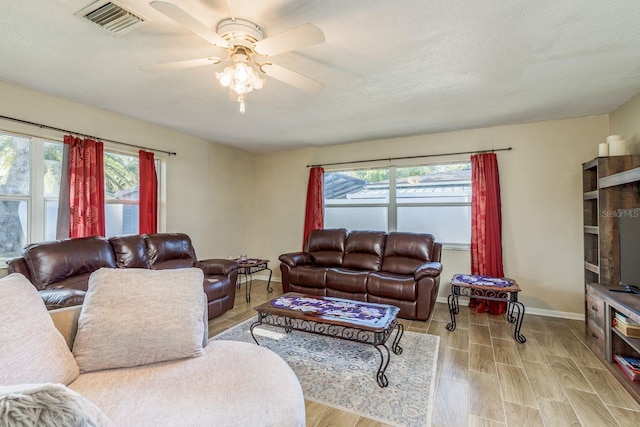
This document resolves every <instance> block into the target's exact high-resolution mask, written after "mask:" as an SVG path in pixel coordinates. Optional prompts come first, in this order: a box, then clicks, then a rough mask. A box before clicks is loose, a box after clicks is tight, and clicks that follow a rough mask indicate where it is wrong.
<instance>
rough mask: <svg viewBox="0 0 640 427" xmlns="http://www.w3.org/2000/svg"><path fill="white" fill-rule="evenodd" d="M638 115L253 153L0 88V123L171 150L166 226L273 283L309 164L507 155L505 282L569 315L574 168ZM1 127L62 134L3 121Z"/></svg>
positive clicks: (454, 268)
mask: <svg viewBox="0 0 640 427" xmlns="http://www.w3.org/2000/svg"><path fill="white" fill-rule="evenodd" d="M639 111H640V100H639V99H638V98H636V99H634V100H632V101H631V102H630V103H629V104H627V105H626V106H624V107H622V108H621V109H619V110H618V111H616V112H615V113H613V115H612V127H611V130H610V128H609V120H608V117H607V116H595V117H583V118H577V119H569V120H559V121H551V122H541V123H531V124H522V125H513V126H501V127H494V128H486V129H473V130H466V131H458V132H449V133H442V134H434V135H421V136H415V137H409V138H398V139H389V140H381V141H368V142H362V143H353V144H345V145H334V146H327V147H320V148H309V149H302V150H291V151H283V152H278V153H271V154H264V155H253V154H250V153H246V152H243V151H240V150H235V149H232V148H229V147H226V146H223V145H219V144H215V143H211V142H208V141H205V140H203V139H200V138H195V137H191V136H188V135H185V134H181V133H178V132H175V131H171V130H169V129H166V128H163V127H161V126H156V125H152V124H149V123H145V122H142V121H139V120H135V119H130V118H127V117H123V116H120V115H117V114H114V113H110V112H108V111H104V110H100V109H97V108H93V107H89V106H86V105H81V104H77V103H74V102H70V101H65V100H62V99H59V98H56V97H52V96H49V95H45V94H42V93H38V92H35V91H31V90H27V89H24V88H20V87H17V86H13V85H9V84H6V83H2V82H0V115H6V116H11V117H17V118H21V119H24V120H29V121H34V122H40V123H45V124H49V125H51V126H56V127H60V128H66V129H71V130H74V131H77V132H82V133H86V134H91V135H97V136H101V137H104V138H107V139H113V140H118V141H123V142H130V143H133V144H138V145H142V146H147V147H151V148H157V149H164V150H168V151H176V152H177V153H178V155H177V156H171V157H166V156H164V157H162V158H163V159H164V160H165V161H166V162H167V165H168V167H167V176H166V182H167V189H166V202H167V206H166V230H167V231H182V232H186V233H188V234H189V235H190V236H191V237H192V239H193V241H194V244H195V246H196V250H197V251H198V255H199V256H200V257H201V258H204V257H228V256H235V255H238V254H240V253H247V254H250V255H252V256H260V257H267V258H269V259H271V260H272V263H271V267H273V269H274V274H275V275H276V276H279V274H280V272H279V270H278V265H279V264H278V261H277V258H278V255H280V254H281V253H285V252H290V251H296V250H299V249H300V248H301V246H302V227H303V218H304V203H305V197H306V186H307V179H308V169H307V167H306V165H308V164H317V163H328V162H339V161H346V160H361V159H371V158H385V157H397V156H412V155H418V154H437V153H444V152H452V151H466V150H470V151H474V150H483V149H491V148H500V147H509V146H510V147H513V148H514V149H513V151H510V152H500V153H498V161H499V165H500V173H501V186H502V204H503V227H504V237H503V241H504V265H505V274H507V275H508V276H510V277H513V278H514V279H516V280H517V281H518V282H519V283H520V285H521V286H522V288H523V294H522V296H521V300H522V301H523V302H524V303H525V304H526V305H527V306H528V307H530V308H534V309H539V310H550V311H556V312H566V313H576V314H578V313H582V311H583V301H584V296H583V284H582V281H583V271H582V258H583V257H582V203H581V191H582V189H581V168H580V164H581V163H582V162H584V161H587V160H589V159H591V158H593V157H595V156H596V155H597V145H598V143H599V142H601V141H603V140H604V138H605V137H606V136H607V135H608V134H609V133H621V134H623V135H625V137H627V139H628V140H629V141H635V142H637V141H638V137H637V136H636V135H637V134H638V133H639V132H640V129H639V128H640V124H639V123H640V121H638V120H634V118H635V117H638V116H639V115H640V113H639ZM614 119H615V120H614ZM0 128H2V129H6V130H13V131H19V132H26V133H32V134H37V135H38V136H44V137H53V138H57V139H60V138H61V135H60V134H59V133H52V132H49V133H47V132H46V131H44V130H40V129H38V128H33V127H30V126H20V125H16V124H13V123H11V122H8V121H3V120H0ZM632 138H633V139H632ZM464 158H468V156H459V157H458V158H456V157H441V158H430V159H426V160H424V162H423V161H417V162H416V161H414V162H413V164H415V163H426V162H438V161H454V160H459V159H464ZM387 164H389V162H377V163H371V164H370V165H358V166H360V167H362V166H382V165H387ZM396 164H412V162H403V163H399V162H397V163H396ZM247 189H252V190H249V191H250V192H247V191H248V190H247ZM251 195H253V197H251ZM443 263H444V273H443V276H442V277H443V283H442V286H441V292H440V296H445V295H446V294H447V283H448V279H449V278H450V277H451V275H452V274H453V273H456V272H468V271H469V253H468V251H452V250H447V251H445V252H444V254H443ZM0 274H1V273H0Z"/></svg>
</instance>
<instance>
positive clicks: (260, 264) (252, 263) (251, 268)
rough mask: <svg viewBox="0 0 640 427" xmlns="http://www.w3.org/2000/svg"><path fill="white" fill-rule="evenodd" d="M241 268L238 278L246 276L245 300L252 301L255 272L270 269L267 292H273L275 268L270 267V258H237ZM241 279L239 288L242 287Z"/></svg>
mask: <svg viewBox="0 0 640 427" xmlns="http://www.w3.org/2000/svg"><path fill="white" fill-rule="evenodd" d="M235 261H236V262H237V263H238V265H239V266H240V268H238V278H240V277H241V276H244V284H245V292H246V293H245V300H246V301H247V302H250V301H251V285H253V274H255V273H258V272H260V271H264V270H269V279H268V280H267V292H269V293H271V292H273V288H272V287H271V276H272V275H273V270H271V269H270V268H269V260H268V259H259V258H247V259H243V260H241V259H236V260H235ZM240 285H241V281H240V280H238V289H240Z"/></svg>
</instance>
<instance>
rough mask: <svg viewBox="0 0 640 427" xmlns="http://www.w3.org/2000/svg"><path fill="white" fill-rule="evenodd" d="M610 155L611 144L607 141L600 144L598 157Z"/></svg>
mask: <svg viewBox="0 0 640 427" xmlns="http://www.w3.org/2000/svg"><path fill="white" fill-rule="evenodd" d="M608 155H609V144H607V143H606V142H603V143H601V144H600V145H598V157H607V156H608Z"/></svg>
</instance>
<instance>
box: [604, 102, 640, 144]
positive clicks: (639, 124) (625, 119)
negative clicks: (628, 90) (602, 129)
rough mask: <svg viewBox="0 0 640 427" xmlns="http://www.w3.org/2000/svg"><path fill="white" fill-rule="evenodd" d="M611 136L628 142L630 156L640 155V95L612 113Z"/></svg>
mask: <svg viewBox="0 0 640 427" xmlns="http://www.w3.org/2000/svg"><path fill="white" fill-rule="evenodd" d="M610 121H611V130H610V132H609V133H610V134H611V135H622V136H624V138H625V139H626V140H627V149H628V150H629V151H628V152H629V154H640V95H636V97H634V98H633V99H631V101H629V102H627V103H626V104H625V105H623V106H622V107H620V108H618V109H617V110H616V111H614V112H613V113H611V118H610Z"/></svg>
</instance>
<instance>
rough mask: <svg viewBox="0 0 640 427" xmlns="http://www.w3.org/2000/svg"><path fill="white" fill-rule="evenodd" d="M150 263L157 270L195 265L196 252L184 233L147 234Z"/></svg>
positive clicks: (145, 238) (146, 240)
mask: <svg viewBox="0 0 640 427" xmlns="http://www.w3.org/2000/svg"><path fill="white" fill-rule="evenodd" d="M144 240H145V243H146V245H147V253H148V254H149V264H150V265H151V268H154V269H156V270H162V269H173V268H188V267H195V265H196V262H197V259H196V253H195V250H194V249H193V245H192V244H191V238H189V236H187V235H186V234H184V233H156V234H145V235H144Z"/></svg>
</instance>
